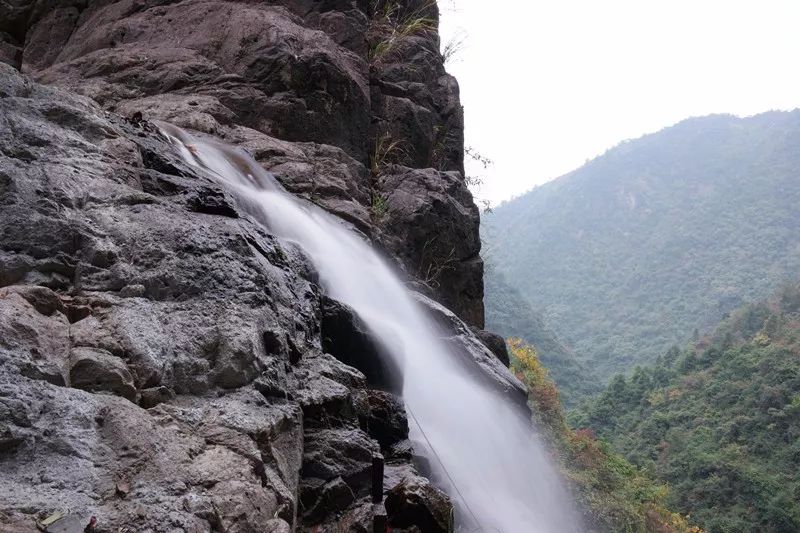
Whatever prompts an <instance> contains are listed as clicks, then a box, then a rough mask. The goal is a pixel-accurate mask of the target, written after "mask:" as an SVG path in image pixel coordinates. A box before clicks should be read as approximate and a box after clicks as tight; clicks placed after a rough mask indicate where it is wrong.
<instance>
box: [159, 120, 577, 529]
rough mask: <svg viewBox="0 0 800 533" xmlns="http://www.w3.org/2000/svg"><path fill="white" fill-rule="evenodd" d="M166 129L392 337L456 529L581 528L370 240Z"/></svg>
mask: <svg viewBox="0 0 800 533" xmlns="http://www.w3.org/2000/svg"><path fill="white" fill-rule="evenodd" d="M159 126H160V127H161V130H162V132H163V133H164V134H165V135H166V136H167V137H168V138H169V139H170V140H171V142H172V143H173V144H174V145H175V146H176V147H177V149H178V150H179V152H180V153H181V155H182V157H183V158H184V159H185V160H186V162H187V163H189V164H191V165H192V166H194V167H196V168H198V169H200V170H201V171H203V172H205V173H206V174H208V175H209V176H210V177H212V178H213V179H215V180H216V181H218V182H220V183H222V184H223V185H224V186H225V187H227V188H228V189H229V190H230V191H231V192H232V194H234V195H235V196H236V197H237V198H238V199H240V201H241V203H242V205H243V206H245V207H246V209H247V210H248V212H250V213H251V214H252V215H253V216H255V217H256V218H258V219H259V220H260V221H261V222H262V223H264V225H265V226H267V227H268V228H269V230H270V231H271V232H272V233H274V234H275V235H277V236H278V237H279V238H282V239H285V240H288V241H292V242H294V243H296V244H297V245H299V246H300V247H301V248H302V249H303V250H304V251H305V253H306V254H307V255H308V257H309V258H310V260H311V261H312V263H313V264H314V266H315V268H316V269H317V270H318V272H319V276H320V283H321V285H322V287H323V288H324V290H325V291H326V292H327V293H328V294H329V295H330V296H331V297H332V298H334V299H336V300H339V301H341V302H343V303H345V304H347V305H349V306H350V307H351V308H353V309H354V310H355V312H356V313H357V314H358V315H359V316H360V318H361V319H362V320H363V321H364V323H365V324H366V325H367V326H368V327H369V328H370V329H371V331H372V332H373V333H374V334H375V335H376V336H377V337H378V338H381V339H391V341H389V342H387V343H386V347H385V348H386V350H385V351H386V354H385V357H390V358H392V360H393V363H394V366H396V367H398V368H400V369H401V372H402V383H403V386H402V396H403V400H404V401H405V404H406V408H407V410H408V412H409V414H410V416H409V419H410V424H409V426H410V430H411V440H412V442H414V445H415V448H416V450H417V452H418V453H421V454H422V455H424V456H426V458H427V459H428V460H429V462H430V464H431V468H432V469H433V470H434V474H435V477H436V478H437V479H438V480H444V481H442V483H441V485H442V488H443V489H444V490H445V491H447V492H448V493H449V494H450V496H451V498H452V499H453V502H454V504H455V505H456V507H457V509H458V512H457V515H456V524H457V526H458V528H459V530H461V531H465V532H468V531H476V532H477V531H482V532H500V533H539V532H541V533H545V532H547V533H551V532H558V533H569V532H577V531H580V530H581V527H580V525H579V521H578V519H577V513H576V512H575V510H574V507H573V505H572V503H571V501H570V498H569V497H568V494H567V491H566V490H565V489H564V487H563V485H562V482H561V480H560V479H559V476H558V474H557V473H556V471H555V469H554V468H553V466H552V465H551V464H550V461H549V458H548V455H547V451H546V450H545V448H544V446H543V444H542V443H541V442H540V439H539V438H538V437H537V435H536V434H535V432H534V431H533V429H532V427H531V424H530V421H529V420H527V419H526V418H527V417H525V416H523V415H521V414H520V412H519V409H518V407H517V406H515V405H513V404H512V403H511V402H509V401H507V400H505V399H504V398H502V397H501V396H500V395H498V394H497V393H496V392H494V391H492V390H490V389H489V388H487V387H486V386H484V385H482V384H481V383H479V382H478V381H477V380H476V379H475V377H474V376H473V375H470V374H469V373H468V372H467V371H466V370H465V369H464V365H463V364H459V362H458V361H457V360H456V357H457V355H456V354H454V353H453V352H452V349H451V348H449V347H448V346H447V345H446V344H445V342H444V341H442V340H441V338H440V336H439V335H438V334H437V330H436V328H435V326H434V325H433V324H431V323H430V320H429V319H428V317H427V315H426V314H425V312H424V311H423V309H422V308H421V307H420V305H419V303H418V302H417V301H416V300H415V299H414V298H413V296H412V295H411V293H410V292H409V291H408V290H407V289H406V288H405V286H404V285H403V283H402V282H401V281H400V279H399V277H398V276H397V275H396V274H395V273H394V272H393V271H392V269H391V268H390V266H389V264H388V263H387V262H386V261H384V260H383V259H382V258H381V257H380V256H379V254H378V253H376V252H375V251H374V250H373V249H372V248H371V247H370V246H369V244H368V243H366V242H364V240H363V239H362V238H361V237H360V236H359V235H358V234H357V233H355V232H353V231H351V230H350V229H348V228H347V227H346V226H344V225H343V224H342V223H341V222H340V221H339V220H338V219H337V218H336V217H334V216H332V215H330V214H328V213H326V212H325V211H323V210H322V209H320V208H318V207H316V206H314V205H312V204H310V203H308V202H305V201H302V200H300V199H298V198H295V197H294V196H292V195H291V194H289V193H288V192H286V191H285V190H283V188H282V187H281V186H280V184H279V183H278V182H277V181H276V180H275V178H274V177H273V176H272V175H270V174H269V173H268V172H266V171H265V170H264V169H262V168H261V167H260V165H259V164H258V163H257V162H256V161H254V160H253V159H252V158H251V157H250V156H249V155H248V154H247V153H246V152H245V151H244V150H241V149H238V148H234V147H231V146H227V145H224V144H222V143H219V142H215V141H211V140H208V139H205V138H199V137H195V136H193V135H191V134H189V133H188V132H186V131H184V130H181V129H180V128H177V127H175V126H171V125H168V124H159ZM412 421H413V422H412ZM414 422H416V423H414Z"/></svg>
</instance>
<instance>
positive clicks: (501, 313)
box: [484, 260, 601, 407]
mask: <svg viewBox="0 0 800 533" xmlns="http://www.w3.org/2000/svg"><path fill="white" fill-rule="evenodd" d="M484 290H485V291H486V294H487V295H491V298H488V297H487V298H486V327H487V328H488V329H489V330H491V331H494V332H497V333H499V334H500V335H502V336H503V337H505V338H506V339H508V338H512V337H513V338H519V339H524V340H525V341H526V342H527V343H529V344H532V345H534V346H535V347H536V350H537V353H538V358H539V360H541V362H542V364H543V365H544V366H545V367H546V368H547V369H548V371H549V372H550V375H551V376H552V378H553V379H554V380H555V381H556V382H557V383H558V384H559V387H558V389H559V393H560V397H561V399H562V401H563V402H564V404H565V405H566V406H567V407H571V406H572V405H573V404H574V402H573V400H574V399H577V398H582V397H585V396H587V395H590V394H592V393H595V392H599V391H600V390H601V387H598V386H597V385H596V384H595V383H594V382H592V381H591V380H590V379H589V377H588V376H589V372H588V370H587V369H586V368H585V367H584V365H583V364H582V363H581V362H580V361H578V360H577V359H576V358H575V356H574V354H572V352H571V351H570V350H569V349H568V348H567V347H565V346H564V345H563V344H562V343H561V341H560V340H559V339H558V337H557V336H556V334H555V333H554V332H553V331H552V330H551V329H550V328H548V327H547V325H546V324H545V323H544V318H543V317H542V316H541V315H540V314H539V313H537V312H536V311H534V310H533V308H532V307H531V305H530V304H529V303H528V302H527V301H526V300H525V298H523V297H522V295H521V294H520V293H519V291H517V290H516V289H514V288H513V287H512V286H511V285H510V284H509V283H508V282H507V281H506V280H505V276H504V275H503V274H502V273H501V272H499V271H496V270H495V266H494V264H493V263H492V262H491V260H485V284H484Z"/></svg>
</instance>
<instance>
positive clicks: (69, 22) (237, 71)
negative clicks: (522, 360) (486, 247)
mask: <svg viewBox="0 0 800 533" xmlns="http://www.w3.org/2000/svg"><path fill="white" fill-rule="evenodd" d="M412 16H413V17H417V18H419V19H422V20H423V21H425V24H423V26H422V27H423V29H422V30H421V31H419V32H415V33H410V34H405V33H404V32H398V26H399V25H402V24H404V23H405V21H407V20H408V17H412ZM436 20H437V13H436V10H435V7H431V6H430V5H429V4H427V3H422V2H415V1H408V2H402V3H400V4H385V3H380V4H379V5H378V6H372V7H368V6H367V5H366V2H362V1H344V0H342V1H334V2H317V1H312V0H307V1H305V0H299V1H296V2H290V1H277V2H251V1H245V0H242V1H223V0H187V1H183V2H173V1H169V0H119V1H114V0H105V1H102V2H87V1H85V0H61V1H59V2H46V1H43V0H36V1H35V0H13V1H11V2H4V3H0V479H2V480H3V483H0V530H3V531H4V530H8V531H36V530H37V526H38V527H39V528H43V529H45V530H47V531H61V530H64V531H67V530H69V528H78V531H80V530H82V528H84V527H87V526H89V525H90V524H91V527H90V529H89V530H92V529H91V528H92V527H93V528H95V529H94V530H96V531H167V530H185V531H242V532H245V531H268V532H270V531H271V532H275V533H279V532H280V533H286V532H289V531H337V532H338V531H353V532H356V531H358V532H363V531H372V530H373V529H372V528H373V522H374V521H377V522H378V523H379V524H382V523H384V522H385V523H386V524H388V525H389V526H391V527H393V528H394V530H395V531H405V530H408V531H417V530H421V531H429V530H430V531H440V530H441V531H447V530H448V528H450V527H452V517H451V514H452V506H451V504H450V501H449V498H448V497H447V496H446V495H445V494H444V493H442V492H441V491H439V490H438V489H436V488H435V487H434V486H433V485H432V484H431V483H430V482H429V481H428V480H426V479H425V478H424V477H422V476H421V475H420V472H418V471H417V470H416V468H415V467H414V465H413V453H412V452H413V450H412V448H411V445H410V443H409V441H408V440H407V437H408V421H407V420H406V418H405V411H404V408H403V403H402V399H400V398H399V397H398V396H397V395H396V394H397V392H398V391H399V386H398V384H397V383H396V382H395V381H393V380H392V379H391V378H392V373H393V371H392V369H391V368H387V367H385V366H382V364H380V363H378V362H377V348H376V346H377V343H378V341H377V340H375V339H371V338H370V335H369V332H368V331H366V330H365V329H364V328H363V326H362V325H360V323H359V321H358V320H357V317H355V316H353V314H352V312H351V311H349V310H348V309H347V308H346V306H343V305H341V304H339V303H338V302H335V301H332V300H330V299H329V298H327V297H326V296H325V295H324V294H322V292H321V289H320V287H319V285H318V282H317V279H316V277H317V275H316V273H315V272H314V270H313V268H312V267H311V265H310V264H309V263H308V261H307V260H306V258H305V257H304V255H303V253H302V251H301V250H299V249H297V248H296V247H295V246H292V245H291V244H288V243H285V242H281V241H279V240H278V239H276V238H275V237H274V236H272V235H271V234H270V233H269V231H268V230H267V229H265V228H264V227H263V226H261V225H260V224H258V223H257V222H256V221H254V220H253V219H252V218H251V217H249V216H248V215H247V214H246V211H245V210H242V209H240V208H239V206H238V205H237V202H236V200H235V198H233V197H232V196H231V195H230V194H229V193H228V192H226V191H225V190H223V189H222V188H221V187H220V186H219V185H217V184H216V183H214V182H212V181H210V180H208V179H207V178H205V177H203V176H201V175H198V174H196V173H195V172H194V171H193V170H192V169H191V168H188V167H187V166H185V165H184V164H183V163H182V162H181V160H180V159H179V158H178V157H177V156H174V155H173V153H172V150H171V148H170V146H169V145H168V144H167V143H166V141H165V139H163V138H162V137H161V136H160V135H159V133H158V132H157V131H156V129H155V128H154V127H153V126H152V124H151V123H150V122H149V120H151V119H161V120H166V121H169V122H173V123H176V124H178V125H180V126H183V127H187V128H191V129H194V130H197V131H200V132H205V133H209V134H213V135H217V136H219V137H221V138H223V139H225V140H227V141H228V142H233V143H236V144H239V145H241V146H242V147H244V148H245V149H247V150H248V151H250V152H251V153H252V154H253V155H254V156H255V157H256V158H257V159H258V160H259V162H260V163H261V164H262V165H263V166H264V167H265V168H267V169H268V170H271V171H272V172H274V173H275V174H276V176H277V177H278V178H279V179H280V180H281V182H282V183H283V184H284V186H285V187H286V188H287V189H289V190H290V191H292V192H294V193H295V194H298V195H299V196H302V197H305V198H306V199H308V200H309V201H312V202H314V203H316V204H318V205H320V206H322V207H323V208H325V209H327V210H329V211H331V212H333V213H335V214H337V215H339V216H340V217H342V218H343V219H344V220H346V221H348V222H349V223H351V224H352V225H353V227H354V228H355V229H357V230H359V231H361V232H362V233H363V234H364V235H366V236H367V237H368V238H371V239H372V240H373V241H374V242H375V244H376V246H380V247H382V248H383V249H384V250H385V251H386V253H387V254H388V255H390V256H392V257H393V258H394V259H395V260H396V262H397V264H398V266H400V267H401V268H402V269H404V270H405V273H406V275H407V276H408V280H409V282H410V283H413V285H414V286H415V287H416V288H417V289H418V290H422V291H423V292H425V293H426V294H428V295H429V296H431V297H433V298H435V299H436V300H438V301H439V302H441V303H442V304H444V305H445V306H447V307H449V308H450V309H452V310H453V311H454V312H455V313H456V314H457V315H458V316H460V317H461V319H463V320H464V321H466V322H468V323H470V324H471V325H472V326H475V327H481V326H482V322H483V307H482V263H481V261H480V258H479V256H478V251H479V246H480V243H479V240H478V234H477V225H478V216H477V209H476V208H475V206H474V205H473V204H472V199H471V196H470V195H469V192H468V191H467V189H466V187H465V185H464V180H463V174H462V171H463V168H462V167H463V160H462V148H463V143H462V115H461V108H460V105H459V103H458V87H457V84H456V83H455V80H454V79H453V78H452V77H450V76H449V75H447V74H446V73H445V71H444V68H443V66H442V60H441V56H440V55H439V53H438V36H437V34H436V32H435V23H436ZM426 25H428V26H426ZM398 35H401V36H400V37H398ZM387 43H388V44H387ZM4 63H7V65H6V64H4ZM20 69H21V71H22V72H20V71H19V70H20ZM392 147H394V148H392ZM425 301H426V302H428V301H429V300H427V299H425ZM430 306H431V308H432V309H434V310H435V313H434V314H436V313H439V315H440V316H443V317H446V319H445V320H444V322H443V328H444V329H445V330H448V328H449V333H445V334H444V335H445V336H446V337H447V338H448V339H449V340H450V341H451V342H452V343H455V344H459V346H460V347H461V350H462V351H463V353H464V354H465V357H466V358H467V359H468V360H470V361H471V363H469V364H471V365H473V366H474V367H475V368H476V369H478V370H476V371H481V372H488V373H489V374H490V375H491V377H488V378H487V379H489V380H490V381H493V382H496V384H497V386H498V387H499V389H500V390H501V391H502V392H504V393H506V394H512V395H516V394H517V392H518V387H519V384H518V383H517V382H515V380H514V378H513V377H511V376H510V374H508V372H505V373H504V371H503V369H502V366H501V365H499V363H498V362H497V360H496V359H494V358H493V357H492V356H491V355H490V354H489V352H488V351H486V349H485V348H483V347H482V345H480V342H479V341H478V340H477V339H476V337H474V336H473V335H472V334H471V333H470V329H469V327H468V326H467V325H466V324H464V322H462V320H461V319H459V318H457V317H456V316H455V315H454V314H452V313H450V312H449V311H447V310H446V309H445V308H444V307H441V306H439V305H438V304H435V303H434V302H432V301H430ZM445 322H446V323H445ZM473 363H474V364H473ZM480 369H483V370H480ZM384 464H385V465H386V472H385V474H384V475H381V471H382V468H383V465H384ZM375 491H377V492H378V497H377V498H376V497H375V494H374V493H375ZM382 495H383V496H385V497H386V500H385V501H386V502H387V505H386V507H384V506H383V503H380V502H378V501H377V500H383V499H384V498H383V497H382ZM390 502H391V505H389V503H390ZM62 515H63V517H62ZM93 517H94V518H93ZM319 527H321V528H322V529H317V528H319ZM65 528H66V529H65Z"/></svg>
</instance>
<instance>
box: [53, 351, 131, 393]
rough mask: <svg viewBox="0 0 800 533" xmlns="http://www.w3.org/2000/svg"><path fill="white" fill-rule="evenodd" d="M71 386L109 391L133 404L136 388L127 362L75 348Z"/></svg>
mask: <svg viewBox="0 0 800 533" xmlns="http://www.w3.org/2000/svg"><path fill="white" fill-rule="evenodd" d="M69 385H70V386H71V387H75V388H76V389H83V390H86V391H91V392H97V391H106V392H110V393H112V394H116V395H118V396H122V397H123V398H127V399H128V400H130V401H135V399H136V387H135V386H134V384H133V376H132V375H131V373H130V371H129V370H128V367H127V366H126V365H125V362H124V361H122V360H121V359H120V358H119V357H115V356H113V355H111V354H110V353H109V352H107V351H105V350H98V349H96V348H73V349H72V351H71V352H70V356H69Z"/></svg>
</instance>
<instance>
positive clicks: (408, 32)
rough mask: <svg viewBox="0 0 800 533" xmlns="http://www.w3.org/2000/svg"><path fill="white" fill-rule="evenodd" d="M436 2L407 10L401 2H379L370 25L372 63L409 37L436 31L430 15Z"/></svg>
mask: <svg viewBox="0 0 800 533" xmlns="http://www.w3.org/2000/svg"><path fill="white" fill-rule="evenodd" d="M435 5H436V2H434V1H430V2H426V3H424V4H423V5H422V6H420V7H419V8H417V9H415V10H413V11H410V12H405V11H404V10H403V9H402V7H401V6H400V4H399V3H398V2H392V1H388V2H377V3H376V4H375V5H374V6H373V12H374V15H373V18H372V21H371V23H370V28H369V34H370V36H371V37H372V39H371V41H372V45H371V46H370V50H369V61H370V63H373V64H374V63H378V62H380V61H382V60H383V59H385V58H386V57H388V56H389V55H390V54H391V53H392V52H393V51H395V49H396V48H397V45H398V44H400V43H401V42H402V40H403V39H405V38H407V37H411V36H412V35H423V34H425V33H428V32H432V31H436V21H435V20H434V19H432V18H431V17H430V16H428V15H427V13H428V12H429V11H430V10H431V9H433V8H434V7H435Z"/></svg>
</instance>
